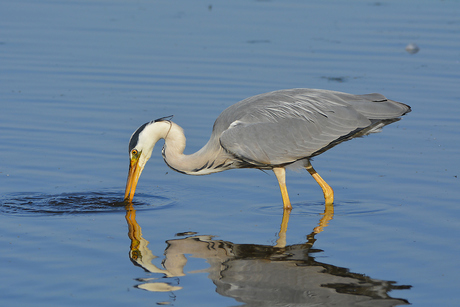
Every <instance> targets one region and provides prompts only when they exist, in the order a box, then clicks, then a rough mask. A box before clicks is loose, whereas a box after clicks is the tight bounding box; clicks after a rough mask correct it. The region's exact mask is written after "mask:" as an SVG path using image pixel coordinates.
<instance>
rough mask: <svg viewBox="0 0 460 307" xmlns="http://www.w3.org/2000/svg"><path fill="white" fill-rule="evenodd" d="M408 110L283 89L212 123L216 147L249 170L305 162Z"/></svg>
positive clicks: (375, 97) (372, 99) (368, 98)
mask: <svg viewBox="0 0 460 307" xmlns="http://www.w3.org/2000/svg"><path fill="white" fill-rule="evenodd" d="M408 111H410V108H409V107H408V106H406V105H404V104H401V103H398V102H394V101H391V100H387V99H386V98H385V97H384V96H382V95H380V94H368V95H351V94H345V93H339V92H333V91H325V90H310V89H293V90H282V91H276V92H271V93H267V94H262V95H258V96H254V97H250V98H247V99H245V100H243V101H240V102H239V103H237V104H235V105H233V106H231V107H229V108H228V109H226V110H225V111H224V112H222V114H221V115H220V116H219V117H218V118H217V120H216V122H215V124H214V133H216V134H217V135H220V138H219V140H220V144H221V146H222V147H223V148H224V149H225V150H227V151H228V152H230V153H231V154H233V155H235V156H237V157H238V158H240V159H242V160H244V161H246V162H249V163H252V164H254V165H279V164H287V163H291V162H294V161H296V160H299V159H302V158H308V157H310V156H312V155H313V154H314V153H315V152H319V151H321V149H324V148H326V147H328V145H330V144H331V143H333V142H334V141H337V140H338V139H340V138H343V137H345V136H347V135H349V134H350V133H352V132H354V131H359V130H360V129H364V128H366V127H369V126H371V125H372V124H373V123H374V122H375V120H382V119H390V118H395V117H398V116H401V115H403V114H404V113H406V112H408Z"/></svg>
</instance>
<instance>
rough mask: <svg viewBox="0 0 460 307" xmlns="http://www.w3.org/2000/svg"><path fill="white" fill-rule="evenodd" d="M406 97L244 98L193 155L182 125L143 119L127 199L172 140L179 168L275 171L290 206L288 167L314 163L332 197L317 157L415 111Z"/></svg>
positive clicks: (170, 152) (287, 93)
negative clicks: (187, 151) (400, 99)
mask: <svg viewBox="0 0 460 307" xmlns="http://www.w3.org/2000/svg"><path fill="white" fill-rule="evenodd" d="M410 110H411V109H410V107H409V106H408V105H406V104H403V103H400V102H396V101H393V100H389V99H387V98H385V96H383V95H381V94H375V93H374V94H366V95H353V94H347V93H341V92H336V91H329V90H318V89H289V90H279V91H274V92H270V93H265V94H260V95H256V96H253V97H249V98H247V99H244V100H242V101H240V102H238V103H236V104H234V105H232V106H230V107H228V108H227V109H225V110H224V111H223V112H222V113H221V114H220V115H219V117H218V118H217V119H216V121H215V123H214V126H213V129H212V134H211V137H210V139H209V141H208V143H207V144H206V145H205V146H204V147H203V148H201V149H200V150H199V151H197V152H196V153H194V154H190V155H185V154H184V149H185V136H184V132H183V130H182V128H181V127H179V126H178V125H177V124H175V123H173V122H172V121H171V117H163V118H159V119H157V120H154V121H151V122H148V123H145V124H143V125H142V126H140V127H139V128H138V129H137V130H136V131H135V132H134V133H133V135H132V136H131V139H130V141H129V158H130V165H129V172H128V180H127V183H126V190H125V201H128V202H131V201H132V199H133V197H134V193H135V191H136V186H137V183H138V180H139V177H140V175H141V172H142V170H143V169H144V166H145V164H146V163H147V161H148V160H149V159H150V156H151V154H152V150H153V147H154V146H155V144H156V143H157V142H158V141H159V140H160V139H164V146H163V151H162V154H163V158H164V160H165V162H166V164H167V165H168V166H169V167H170V168H172V169H173V170H175V171H178V172H180V173H184V174H188V175H207V174H211V173H216V172H221V171H225V170H228V169H235V168H257V169H262V170H273V172H274V173H275V176H276V178H277V180H278V183H279V186H280V190H281V196H282V200H283V205H284V209H286V210H288V209H289V210H290V209H291V208H292V206H291V203H290V200H289V196H288V192H287V189H286V179H285V177H286V175H285V168H286V166H288V165H290V164H293V163H296V165H297V166H298V167H303V168H306V169H307V171H308V172H309V173H310V174H311V175H312V176H313V178H314V179H315V180H316V182H317V183H318V184H319V185H320V186H321V188H322V190H323V194H324V198H325V201H326V204H332V203H333V201H334V192H333V190H332V188H331V187H330V186H329V185H328V184H327V183H326V182H325V181H324V180H323V179H322V178H321V176H320V175H319V174H318V173H317V172H316V171H315V169H314V168H313V167H312V165H311V163H310V159H311V158H312V157H314V156H316V155H319V154H321V153H323V152H324V151H326V150H328V149H330V148H332V147H334V146H335V145H337V144H339V143H341V142H343V141H346V140H349V139H352V138H354V137H358V136H363V135H367V134H369V133H372V132H378V131H380V129H381V128H382V127H383V126H385V125H387V124H390V123H392V122H394V121H397V120H399V118H400V116H402V115H404V114H406V113H408V112H410Z"/></svg>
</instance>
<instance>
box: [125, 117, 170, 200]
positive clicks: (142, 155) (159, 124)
mask: <svg viewBox="0 0 460 307" xmlns="http://www.w3.org/2000/svg"><path fill="white" fill-rule="evenodd" d="M171 117H172V116H171ZM171 117H163V118H159V119H157V120H154V121H151V122H148V123H145V124H143V125H142V126H140V127H139V128H137V130H136V131H135V132H134V133H133V135H132V136H131V139H130V140H129V171H128V180H127V182H126V190H125V201H129V202H131V201H132V200H133V197H134V193H135V192H136V186H137V182H138V181H139V177H140V176H141V173H142V170H143V169H144V167H145V164H146V163H147V161H148V160H149V159H150V156H151V155H152V151H153V147H155V144H156V143H157V142H158V141H159V140H160V139H164V138H165V136H166V135H167V133H168V131H169V129H170V126H171V122H170V119H171Z"/></svg>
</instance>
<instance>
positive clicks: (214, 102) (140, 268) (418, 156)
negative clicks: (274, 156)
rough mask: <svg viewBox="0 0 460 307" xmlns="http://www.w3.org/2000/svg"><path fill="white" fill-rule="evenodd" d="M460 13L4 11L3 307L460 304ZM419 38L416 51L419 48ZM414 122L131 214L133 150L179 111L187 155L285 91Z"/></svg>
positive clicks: (32, 7)
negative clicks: (306, 162)
mask: <svg viewBox="0 0 460 307" xmlns="http://www.w3.org/2000/svg"><path fill="white" fill-rule="evenodd" d="M459 16H460V3H459V2H458V1H415V0H414V1H347V2H344V1H327V2H321V3H317V2H311V3H309V2H306V1H231V2H229V1H185V0H177V1H144V0H140V1H135V2H127V1H110V2H107V1H60V0H56V1H40V2H37V1H22V0H21V1H17V0H15V1H9V0H5V1H2V2H1V4H0V29H1V32H0V33H1V34H0V104H1V112H0V193H1V195H0V203H1V206H0V249H1V253H0V263H1V265H0V288H1V289H2V291H1V294H0V303H1V305H5V306H6V305H23V306H49V305H60V306H73V305H74V306H81V305H82V304H88V305H96V304H100V303H101V304H111V305H113V306H126V305H128V304H129V305H136V306H152V305H155V304H160V305H162V304H169V305H174V306H240V305H244V306H287V305H289V306H313V305H315V306H332V305H334V304H336V305H338V306H358V305H359V306H376V305H378V306H395V305H403V304H407V303H410V304H413V305H414V306H457V305H458V304H459V302H460V294H459V293H458V287H459V286H460V280H459V277H458V276H460V268H459V266H458V259H459V256H460V247H459V246H460V244H459V243H460V242H459V241H460V239H459V233H460V210H459V199H460V178H459V176H460V162H459V161H460V159H459V158H458V157H459V155H460V133H459V132H460V131H459V130H460V129H459V128H460V121H459V119H460V86H459V81H460V40H459V37H460V17H459ZM410 43H415V44H417V45H418V46H419V48H420V50H419V51H418V52H417V53H415V54H410V53H409V52H407V51H406V50H405V48H406V46H407V45H408V44H410ZM294 87H311V88H324V89H330V90H338V91H345V92H350V93H355V94H362V93H371V92H380V93H382V94H384V95H386V96H387V97H389V98H391V99H394V100H398V101H402V102H404V103H407V104H409V105H411V106H412V109H413V111H412V113H410V114H408V115H407V116H405V117H404V118H403V120H401V121H399V122H397V123H395V124H392V125H390V126H388V127H385V129H384V130H383V132H382V133H380V134H375V135H371V136H368V137H365V138H362V139H355V140H353V141H350V142H347V143H344V144H341V145H340V146H338V147H336V148H334V149H332V150H330V151H328V152H326V153H324V154H322V155H321V156H319V157H317V158H316V159H315V160H314V161H313V165H314V166H315V168H316V170H317V171H318V172H319V173H320V174H321V175H322V177H323V178H325V179H326V180H327V181H328V183H329V184H330V185H331V186H332V187H333V188H334V190H335V193H336V196H335V204H334V207H333V208H329V207H328V208H325V207H324V204H323V197H322V192H321V189H320V188H319V187H318V186H317V184H316V183H315V182H314V180H312V179H311V177H310V175H309V174H308V173H307V172H298V173H297V172H290V173H288V179H287V180H288V189H289V192H290V196H291V201H292V203H293V207H294V209H293V211H292V213H291V215H290V217H289V224H288V225H287V222H288V217H287V216H284V217H283V214H282V213H283V212H282V209H281V208H282V202H281V196H280V194H279V190H278V187H277V183H276V179H275V178H274V176H273V174H271V172H270V173H268V174H265V173H263V172H259V171H255V170H235V171H228V172H224V173H219V174H214V175H211V176H203V177H192V176H185V175H182V174H179V173H175V172H174V171H172V170H170V169H169V168H168V167H167V166H166V165H165V164H164V162H163V161H162V157H161V146H157V148H155V150H154V153H153V157H152V159H151V160H150V162H149V163H148V165H147V167H146V169H145V170H144V173H143V175H142V176H141V179H140V183H139V186H138V190H137V194H136V197H135V202H134V206H126V205H125V204H123V203H121V202H120V201H121V200H122V198H123V193H124V185H125V180H126V175H127V169H128V155H127V145H128V140H129V137H130V135H131V133H132V132H133V131H134V130H135V129H136V128H137V127H138V126H140V125H141V124H143V123H144V122H147V121H150V120H152V119H155V118H159V117H162V116H167V115H171V114H174V115H175V117H174V120H175V122H176V123H178V124H179V125H181V126H182V127H183V128H184V130H185V132H186V136H187V149H186V152H187V153H191V152H194V151H196V150H198V149H199V148H201V146H202V145H204V144H205V143H206V141H207V139H208V137H209V135H210V132H211V127H212V124H213V122H214V119H215V118H216V117H217V116H218V115H219V113H220V112H221V111H222V110H223V109H225V108H226V107H227V106H229V105H231V104H233V103H235V102H237V101H239V100H241V99H244V98H246V97H248V96H252V95H256V94H259V93H263V92H268V91H272V90H277V89H283V88H294Z"/></svg>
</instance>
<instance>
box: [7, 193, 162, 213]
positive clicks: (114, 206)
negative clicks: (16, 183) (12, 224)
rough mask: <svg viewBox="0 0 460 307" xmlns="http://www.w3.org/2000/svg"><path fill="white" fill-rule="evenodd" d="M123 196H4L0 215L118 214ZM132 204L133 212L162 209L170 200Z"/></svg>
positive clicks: (139, 200) (143, 196) (139, 197)
mask: <svg viewBox="0 0 460 307" xmlns="http://www.w3.org/2000/svg"><path fill="white" fill-rule="evenodd" d="M123 196H124V194H122V193H119V192H84V193H77V192H75V193H62V194H44V193H24V192H23V193H14V194H9V195H4V196H3V197H2V199H1V203H0V213H2V214H11V215H37V214H39V215H49V214H51V215H61V214H82V213H83V214H85V213H86V214H87V213H99V212H118V211H124V210H125V203H124V202H123V201H121V200H122V199H123ZM136 198H137V199H136V201H135V202H133V204H134V206H135V208H136V210H149V209H158V208H160V207H162V208H164V207H165V206H164V205H165V204H166V205H170V204H171V200H169V199H168V198H165V197H161V196H152V195H146V194H142V193H139V194H136Z"/></svg>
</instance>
